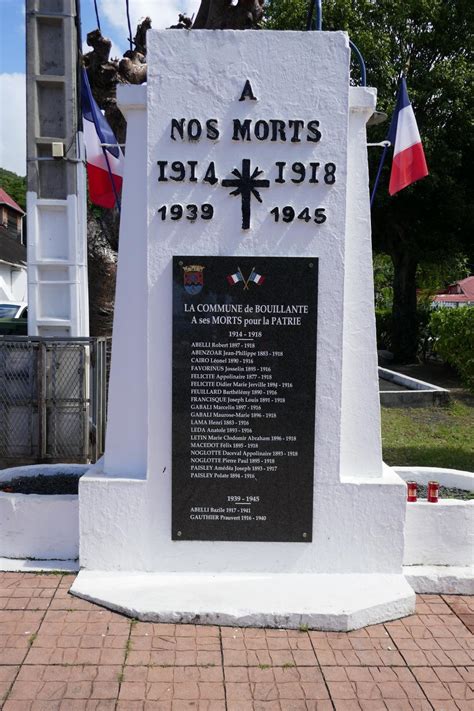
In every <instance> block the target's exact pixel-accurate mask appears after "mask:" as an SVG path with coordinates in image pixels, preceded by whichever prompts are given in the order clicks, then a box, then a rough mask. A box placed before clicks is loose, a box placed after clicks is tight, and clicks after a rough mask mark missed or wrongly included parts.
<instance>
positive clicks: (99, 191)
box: [81, 69, 123, 209]
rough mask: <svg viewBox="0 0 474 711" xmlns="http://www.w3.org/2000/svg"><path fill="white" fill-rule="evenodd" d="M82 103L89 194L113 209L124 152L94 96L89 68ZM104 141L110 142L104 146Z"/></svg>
mask: <svg viewBox="0 0 474 711" xmlns="http://www.w3.org/2000/svg"><path fill="white" fill-rule="evenodd" d="M81 105H82V117H83V124H84V143H85V147H86V161H87V177H88V180H89V197H90V199H91V202H93V203H94V205H100V206H101V207H107V208H109V209H110V208H112V207H114V206H115V203H116V202H117V200H118V199H119V196H120V192H121V190H122V174H123V153H122V151H121V149H120V146H119V145H118V144H117V139H116V138H115V136H114V134H113V131H112V129H111V128H110V126H109V124H108V123H107V121H106V119H105V117H104V115H103V113H102V111H101V110H100V109H99V107H98V106H97V104H96V102H95V99H94V97H93V96H92V93H91V88H90V84H89V79H88V77H87V72H86V70H85V69H83V70H82V82H81ZM101 144H110V145H107V146H106V147H104V146H102V145H101ZM112 181H113V183H112Z"/></svg>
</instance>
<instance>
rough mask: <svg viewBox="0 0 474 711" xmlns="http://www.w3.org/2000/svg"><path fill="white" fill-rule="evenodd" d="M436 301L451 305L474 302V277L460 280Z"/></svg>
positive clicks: (436, 298) (438, 296) (438, 295)
mask: <svg viewBox="0 0 474 711" xmlns="http://www.w3.org/2000/svg"><path fill="white" fill-rule="evenodd" d="M434 301H447V302H451V303H465V302H468V301H474V276H469V277H466V279H460V280H459V281H456V282H455V283H454V284H450V285H449V286H448V288H447V289H445V290H444V292H442V293H441V294H437V295H436V296H435V297H434Z"/></svg>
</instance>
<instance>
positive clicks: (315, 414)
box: [72, 30, 415, 630]
mask: <svg viewBox="0 0 474 711" xmlns="http://www.w3.org/2000/svg"><path fill="white" fill-rule="evenodd" d="M349 63H350V49H349V42H348V38H347V36H346V35H345V34H344V33H342V32H307V33H300V32H271V31H266V32H234V31H213V32H210V31H199V30H198V31H193V32H186V31H173V30H170V31H154V30H151V31H149V33H148V83H147V85H146V86H123V87H120V91H119V94H118V101H119V104H120V107H121V109H122V111H123V113H124V115H125V116H126V119H127V122H128V134H127V145H126V163H125V175H124V191H123V203H122V218H121V228H120V250H119V266H118V282H117V298H116V312H115V322H114V342H113V353H112V369H111V378H110V392H109V409H108V431H107V444H106V452H105V456H104V458H103V459H102V460H101V461H100V462H99V463H98V464H97V465H96V466H95V467H94V468H93V469H91V470H90V471H89V472H88V474H87V475H86V476H84V477H83V478H82V480H81V483H80V547H81V550H80V560H81V566H82V570H81V572H80V573H79V576H78V578H77V579H76V581H75V583H74V585H73V588H72V591H73V592H75V593H76V594H78V595H80V596H82V597H85V598H87V599H90V600H93V601H96V602H99V603H101V604H104V605H106V606H109V607H111V608H113V609H117V610H121V611H124V612H126V613H128V614H133V615H136V616H138V617H140V618H141V619H146V620H160V621H174V622H176V621H179V622H198V623H210V624H224V625H225V624H232V625H234V624H235V625H257V626H261V625H265V626H283V627H296V628H297V627H299V626H301V625H308V626H309V627H317V628H321V629H332V630H347V629H352V628H355V627H359V626H363V625H367V624H371V623H375V622H380V621H383V620H387V619H393V618H396V617H400V616H403V615H406V614H410V613H411V612H412V611H413V609H414V601H415V595H414V592H413V590H412V589H411V587H410V586H409V584H408V583H407V581H406V579H405V577H404V576H403V574H402V558H403V547H404V533H403V531H404V520H405V484H404V482H402V480H401V479H400V478H399V477H398V476H397V475H396V474H395V472H393V471H392V470H391V469H390V468H389V467H387V466H385V465H384V464H383V462H382V451H381V437H380V407H379V393H378V382H377V353H376V338H375V318H374V306H373V283H372V261H371V260H372V252H371V235H370V209H369V190H368V170H367V147H366V143H367V138H366V123H367V121H368V119H369V118H370V116H371V115H372V114H373V112H374V110H375V104H376V91H375V90H374V89H370V88H366V87H354V86H350V77H349Z"/></svg>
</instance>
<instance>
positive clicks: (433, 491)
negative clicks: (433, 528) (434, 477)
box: [428, 481, 439, 504]
mask: <svg viewBox="0 0 474 711" xmlns="http://www.w3.org/2000/svg"><path fill="white" fill-rule="evenodd" d="M438 497H439V483H438V482H437V481H429V482H428V501H429V502H430V503H432V504H437V503H438Z"/></svg>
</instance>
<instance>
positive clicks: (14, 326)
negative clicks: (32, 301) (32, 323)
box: [0, 301, 28, 336]
mask: <svg viewBox="0 0 474 711" xmlns="http://www.w3.org/2000/svg"><path fill="white" fill-rule="evenodd" d="M27 333H28V304H27V303H26V302H24V301H18V302H15V301H0V336H26V334H27Z"/></svg>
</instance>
